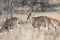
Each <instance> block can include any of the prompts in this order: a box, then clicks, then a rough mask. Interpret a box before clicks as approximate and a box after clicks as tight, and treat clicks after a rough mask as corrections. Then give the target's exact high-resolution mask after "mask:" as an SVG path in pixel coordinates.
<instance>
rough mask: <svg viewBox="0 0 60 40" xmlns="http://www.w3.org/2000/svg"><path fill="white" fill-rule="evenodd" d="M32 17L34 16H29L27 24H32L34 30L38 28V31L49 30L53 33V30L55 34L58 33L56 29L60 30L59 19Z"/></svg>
mask: <svg viewBox="0 0 60 40" xmlns="http://www.w3.org/2000/svg"><path fill="white" fill-rule="evenodd" d="M31 16H32V14H29V15H28V17H27V23H31V24H32V26H33V27H34V28H38V31H40V29H42V28H46V29H48V32H51V28H53V31H54V32H56V29H60V21H59V20H57V19H54V18H50V17H47V16H38V17H31ZM50 25H51V27H50ZM41 27H42V28H41Z"/></svg>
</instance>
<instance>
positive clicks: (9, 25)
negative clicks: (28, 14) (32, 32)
mask: <svg viewBox="0 0 60 40" xmlns="http://www.w3.org/2000/svg"><path fill="white" fill-rule="evenodd" d="M18 20H19V19H18V18H16V17H12V18H10V19H6V21H5V23H4V24H3V26H2V28H1V30H0V32H3V31H9V29H13V28H14V27H16V26H17V21H18Z"/></svg>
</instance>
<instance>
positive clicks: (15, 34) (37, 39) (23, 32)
mask: <svg viewBox="0 0 60 40" xmlns="http://www.w3.org/2000/svg"><path fill="white" fill-rule="evenodd" d="M59 13H60V12H44V13H43V12H41V14H40V13H36V14H34V13H33V15H34V16H48V17H52V18H55V19H58V20H60V14H59ZM14 16H15V17H18V18H19V19H20V20H22V21H24V22H25V21H26V18H27V16H26V15H25V14H24V15H23V14H14ZM1 19H2V20H3V19H4V18H3V16H2V17H1ZM0 21H1V20H0ZM34 30H35V32H34ZM59 37H60V35H59V36H57V38H56V40H60V38H59ZM0 40H55V39H54V36H53V35H45V33H44V32H43V31H42V32H40V34H39V33H38V31H37V29H34V28H33V26H32V25H31V24H30V23H25V24H21V27H20V28H14V29H13V30H10V32H4V33H3V35H2V36H0Z"/></svg>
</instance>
